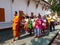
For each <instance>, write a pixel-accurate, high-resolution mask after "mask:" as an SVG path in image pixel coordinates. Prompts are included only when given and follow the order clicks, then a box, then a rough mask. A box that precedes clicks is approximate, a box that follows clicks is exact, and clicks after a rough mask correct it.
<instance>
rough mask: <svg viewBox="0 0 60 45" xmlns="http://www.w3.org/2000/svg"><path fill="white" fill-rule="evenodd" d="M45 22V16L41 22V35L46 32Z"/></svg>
mask: <svg viewBox="0 0 60 45" xmlns="http://www.w3.org/2000/svg"><path fill="white" fill-rule="evenodd" d="M46 22H47V20H46V18H45V16H43V22H42V31H43V33H44V32H45V30H46V28H47V27H46Z"/></svg>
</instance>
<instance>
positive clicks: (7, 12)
mask: <svg viewBox="0 0 60 45" xmlns="http://www.w3.org/2000/svg"><path fill="white" fill-rule="evenodd" d="M12 1H13V2H12ZM38 1H39V0H37V1H36V0H30V3H29V6H27V4H28V0H0V8H3V9H4V22H10V21H11V20H12V19H13V16H14V15H13V14H14V11H17V12H18V15H19V11H23V12H24V14H28V15H29V16H30V15H31V12H33V14H34V15H38V13H40V14H41V15H42V16H43V15H45V10H42V6H43V4H44V3H45V2H43V1H42V2H43V3H42V5H41V4H38V8H36V4H37V2H38ZM0 17H2V15H1V14H0ZM0 22H1V21H0Z"/></svg>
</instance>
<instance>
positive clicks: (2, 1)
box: [0, 0, 11, 22]
mask: <svg viewBox="0 0 60 45" xmlns="http://www.w3.org/2000/svg"><path fill="white" fill-rule="evenodd" d="M0 8H4V9H5V21H6V22H8V21H11V5H10V0H0Z"/></svg>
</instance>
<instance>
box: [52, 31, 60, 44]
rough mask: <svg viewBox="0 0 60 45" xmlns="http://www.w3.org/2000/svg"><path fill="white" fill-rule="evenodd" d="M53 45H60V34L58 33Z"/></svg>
mask: <svg viewBox="0 0 60 45" xmlns="http://www.w3.org/2000/svg"><path fill="white" fill-rule="evenodd" d="M51 45H60V32H59V33H58V35H57V36H56V38H55V39H54V41H53V42H52V44H51Z"/></svg>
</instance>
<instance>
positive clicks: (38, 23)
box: [34, 17, 41, 38]
mask: <svg viewBox="0 0 60 45" xmlns="http://www.w3.org/2000/svg"><path fill="white" fill-rule="evenodd" d="M34 32H35V36H34V38H39V37H40V32H41V21H40V19H39V18H38V17H37V19H36V21H35V30H34Z"/></svg>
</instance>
